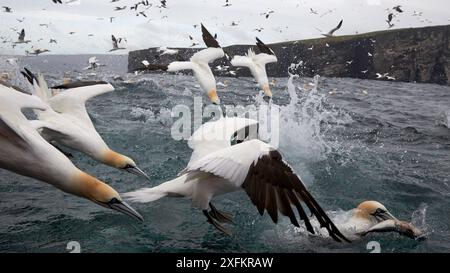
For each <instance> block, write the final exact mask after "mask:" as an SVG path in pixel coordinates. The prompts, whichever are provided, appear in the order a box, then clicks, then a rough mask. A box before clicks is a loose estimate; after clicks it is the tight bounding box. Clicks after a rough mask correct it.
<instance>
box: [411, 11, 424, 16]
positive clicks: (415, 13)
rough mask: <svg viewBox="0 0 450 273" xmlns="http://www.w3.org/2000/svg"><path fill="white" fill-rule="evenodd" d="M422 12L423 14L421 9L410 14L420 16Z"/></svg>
mask: <svg viewBox="0 0 450 273" xmlns="http://www.w3.org/2000/svg"><path fill="white" fill-rule="evenodd" d="M422 14H423V12H422V11H420V12H417V11H414V12H413V15H412V16H422Z"/></svg>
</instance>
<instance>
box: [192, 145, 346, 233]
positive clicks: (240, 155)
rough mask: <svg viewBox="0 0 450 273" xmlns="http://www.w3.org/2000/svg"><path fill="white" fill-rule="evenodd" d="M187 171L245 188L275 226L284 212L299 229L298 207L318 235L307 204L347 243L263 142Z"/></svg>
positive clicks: (217, 154)
mask: <svg viewBox="0 0 450 273" xmlns="http://www.w3.org/2000/svg"><path fill="white" fill-rule="evenodd" d="M186 170H187V171H202V172H208V173H211V174H214V175H216V176H219V177H222V178H225V179H228V180H229V181H230V182H231V183H233V184H235V186H238V187H242V188H243V189H244V190H245V191H246V192H247V194H248V196H249V197H250V199H251V200H252V202H253V204H254V205H255V206H256V207H257V208H258V211H259V213H260V214H261V215H262V214H263V213H264V211H265V210H267V212H268V213H269V215H270V217H271V218H272V221H273V222H274V223H277V222H278V212H281V214H283V215H285V216H287V217H289V219H290V220H291V223H292V224H293V225H295V226H299V223H298V220H297V218H296V215H295V213H294V211H293V209H292V207H295V208H296V209H297V211H298V214H299V216H300V219H301V220H303V221H304V222H305V225H306V228H307V230H308V231H309V232H311V233H313V234H314V229H313V227H312V225H311V223H310V220H309V218H308V217H307V214H306V212H305V210H304V209H303V207H302V205H301V203H304V204H305V205H306V206H307V207H308V209H309V210H310V211H311V213H312V214H313V215H314V216H315V217H316V218H317V220H318V221H319V223H320V226H321V227H324V228H326V229H327V231H328V233H329V234H330V236H331V237H332V238H333V239H334V240H336V241H338V242H340V241H342V240H346V241H347V239H346V238H345V237H344V235H342V234H341V232H340V231H339V230H338V229H337V227H336V226H335V225H334V224H333V222H332V221H331V219H330V218H329V217H328V216H327V214H326V213H325V211H324V210H323V209H322V208H321V207H320V206H319V204H318V203H317V201H316V200H315V199H314V198H313V197H312V195H311V194H310V193H309V192H308V190H307V189H306V187H305V185H304V184H303V183H302V181H301V180H300V178H299V177H298V176H297V175H296V174H295V173H294V172H293V171H292V169H291V167H289V165H288V164H286V163H285V162H284V161H283V159H282V156H281V154H280V153H279V152H278V151H277V150H275V149H274V148H272V147H271V146H269V145H267V144H266V143H264V142H262V141H260V140H249V141H246V142H243V143H241V144H237V145H234V146H231V147H229V148H226V149H223V150H220V151H217V152H215V153H212V154H209V155H207V156H205V157H203V158H202V159H200V160H197V161H195V162H192V163H190V164H188V167H187V169H186Z"/></svg>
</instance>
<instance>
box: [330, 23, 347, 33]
mask: <svg viewBox="0 0 450 273" xmlns="http://www.w3.org/2000/svg"><path fill="white" fill-rule="evenodd" d="M343 21H344V20H341V21H340V22H339V24H338V25H337V26H336V27H335V28H333V29H332V30H330V32H328V34H330V35H333V33H334V32H335V31H336V30H338V29H340V28H341V26H342V22H343Z"/></svg>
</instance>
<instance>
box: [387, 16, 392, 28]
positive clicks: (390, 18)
mask: <svg viewBox="0 0 450 273" xmlns="http://www.w3.org/2000/svg"><path fill="white" fill-rule="evenodd" d="M393 18H394V14H393V13H389V14H388V18H387V20H386V23H388V25H389V28H391V27H393V26H394V24H393V23H392V19H393Z"/></svg>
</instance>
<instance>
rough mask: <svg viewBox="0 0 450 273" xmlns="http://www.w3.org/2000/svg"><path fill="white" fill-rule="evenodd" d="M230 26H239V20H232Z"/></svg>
mask: <svg viewBox="0 0 450 273" xmlns="http://www.w3.org/2000/svg"><path fill="white" fill-rule="evenodd" d="M230 26H232V27H237V26H239V22H236V21H232V22H231V24H230Z"/></svg>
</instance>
